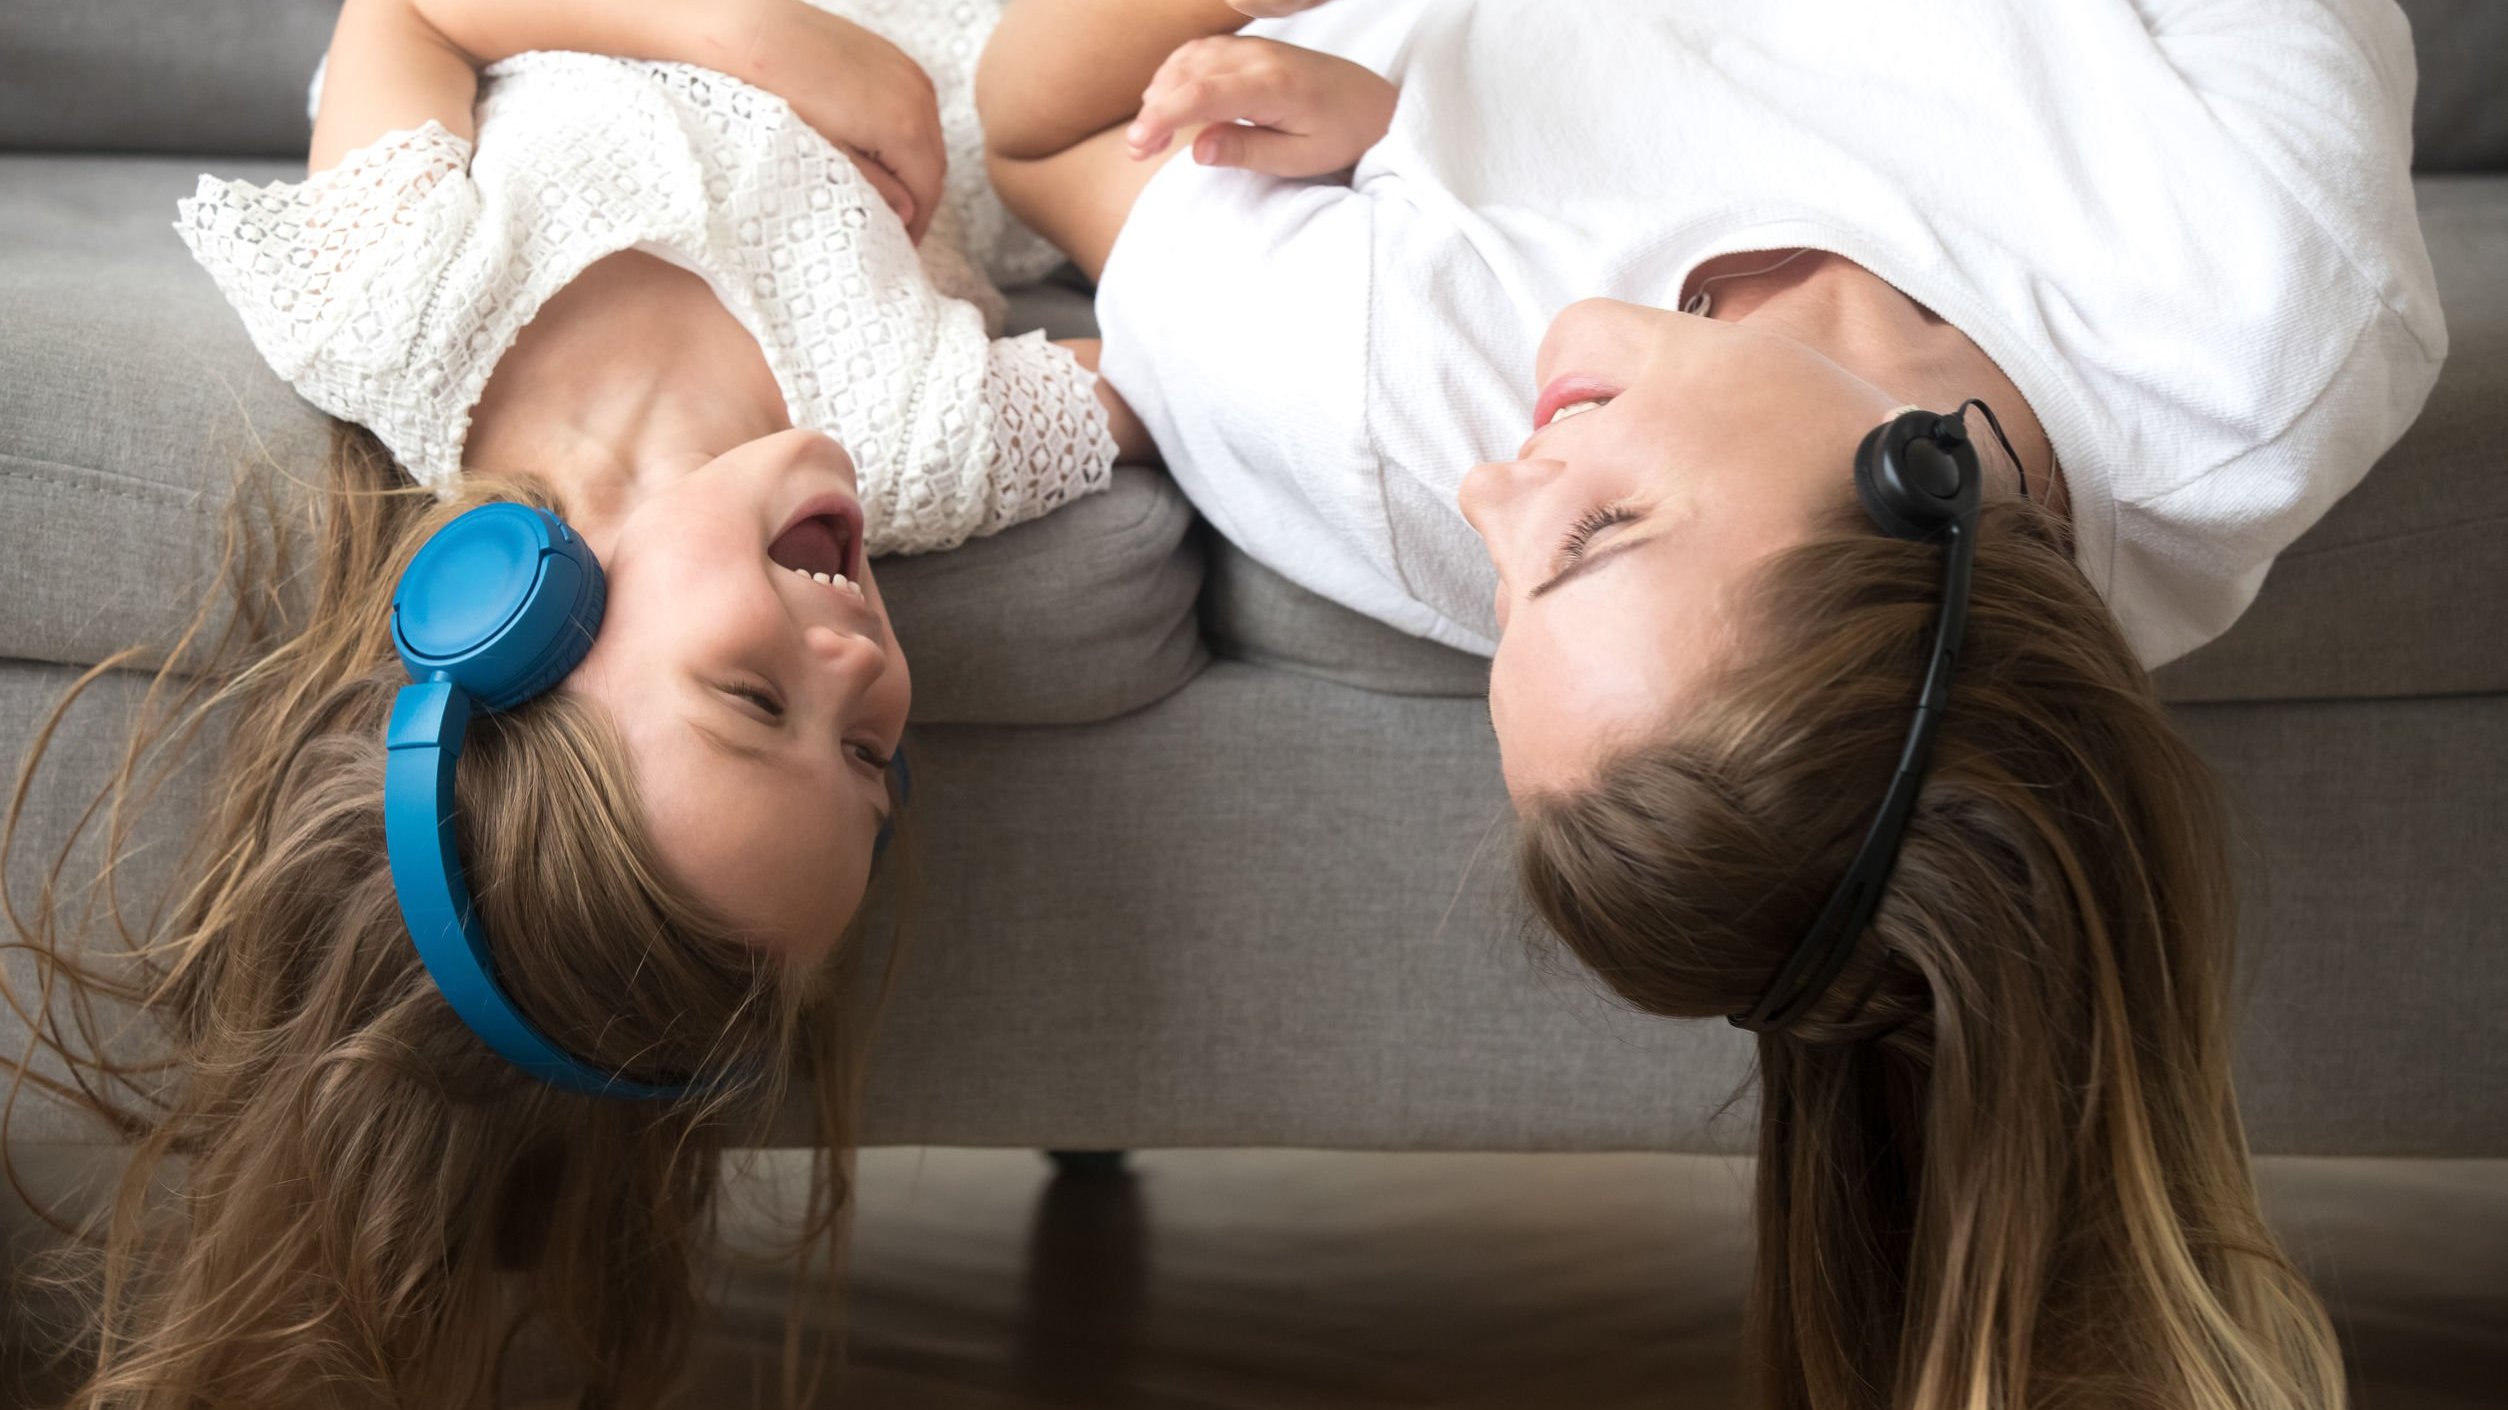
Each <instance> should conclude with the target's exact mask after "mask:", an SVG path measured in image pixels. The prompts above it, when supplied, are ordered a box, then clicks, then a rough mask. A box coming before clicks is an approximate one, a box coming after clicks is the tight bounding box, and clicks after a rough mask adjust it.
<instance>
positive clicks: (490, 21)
mask: <svg viewBox="0 0 2508 1410" xmlns="http://www.w3.org/2000/svg"><path fill="white" fill-rule="evenodd" d="M534 49H568V50H575V51H579V52H584V53H593V54H610V55H615V56H617V57H619V58H626V59H657V60H669V61H676V62H681V63H690V64H697V65H700V66H702V67H705V68H709V69H713V70H715V71H717V72H719V73H726V74H729V75H731V76H732V77H734V78H738V79H742V80H744V81H746V82H749V83H753V84H756V85H757V86H758V87H760V88H764V89H766V90H767V91H769V92H772V93H775V94H778V95H779V96H781V97H783V98H784V99H785V101H787V102H789V103H791V104H792V105H793V107H794V109H795V111H797V112H799V113H800V115H801V117H802V118H803V120H805V121H807V122H808V123H809V124H810V125H811V126H813V127H815V128H817V129H818V130H819V131H820V132H821V133H822V134H823V135H825V136H826V137H827V139H828V140H829V141H831V142H833V143H835V144H836V145H837V146H838V147H840V148H842V149H844V151H845V153H846V155H847V156H849V157H851V158H853V160H854V164H855V165H856V166H857V167H859V168H861V170H862V173H863V175H864V176H865V177H867V178H868V179H869V180H870V181H871V184H872V185H873V186H875V187H877V188H878V189H879V192H880V194H881V196H882V197H884V198H885V199H886V200H887V201H888V203H889V204H890V205H891V206H892V207H895V208H896V210H897V213H898V216H899V218H901V219H903V220H904V221H905V222H906V228H907V230H908V231H909V233H911V234H913V235H914V236H916V237H917V238H920V237H921V235H922V233H923V230H924V227H925V226H926V225H927V224H928V223H929V222H930V220H931V216H932V212H933V211H934V210H936V209H937V208H938V206H939V202H940V188H941V176H942V171H943V166H944V162H945V160H946V159H945V157H944V155H943V149H942V146H941V138H940V117H939V111H938V108H937V106H936V104H935V102H934V98H933V94H932V83H931V79H930V78H929V76H927V75H926V74H925V73H924V72H923V70H922V69H921V68H919V67H917V66H916V64H915V63H914V61H913V60H911V59H908V58H907V57H906V56H905V55H904V54H903V53H901V52H899V50H898V49H897V47H896V46H895V45H893V44H890V43H889V42H888V41H887V40H885V39H882V38H880V37H879V36H878V35H875V34H873V33H871V32H870V31H869V30H866V29H863V28H861V27H860V26H858V25H855V24H852V23H851V22H849V21H846V20H842V19H839V18H837V17H836V16H834V15H830V14H827V13H825V12H824V11H821V10H819V9H817V8H816V7H814V6H812V5H809V4H807V3H805V0H706V3H702V4H684V3H674V0H346V3H345V4H344V5H342V6H341V9H340V22H339V26H338V28H337V29H335V30H334V31H333V32H332V36H331V53H330V59H329V68H328V69H327V70H326V72H325V75H324V78H323V84H322V105H321V109H320V111H319V112H318V113H317V114H316V116H315V119H314V133H313V148H312V152H311V154H310V156H309V158H308V163H307V164H308V165H309V166H310V167H311V168H312V169H313V170H315V171H320V170H322V169H324V168H326V167H329V166H332V165H334V164H336V163H337V162H338V161H339V159H340V158H341V157H343V156H346V155H347V154H348V153H350V152H352V151H354V150H356V149H357V148H359V147H362V146H365V145H366V144H367V143H369V142H372V141H374V140H375V139H376V138H378V137H380V136H382V135H383V134H385V133H387V132H395V131H400V130H402V129H406V128H413V127H417V126H418V125H420V124H421V123H424V122H426V121H427V120H429V119H433V120H435V121H437V122H440V123H442V124H443V125H444V126H445V128H446V129H447V130H449V131H451V132H453V133H455V134H457V135H459V136H462V137H465V138H467V137H470V136H472V135H473V128H472V123H471V107H472V104H473V103H474V102H475V101H476V100H477V98H478V93H479V78H478V71H479V69H480V68H481V67H483V66H485V65H487V64H491V63H494V62H496V61H497V60H499V59H503V58H507V57H510V56H512V55H515V54H520V53H524V52H527V51H530V50H534Z"/></svg>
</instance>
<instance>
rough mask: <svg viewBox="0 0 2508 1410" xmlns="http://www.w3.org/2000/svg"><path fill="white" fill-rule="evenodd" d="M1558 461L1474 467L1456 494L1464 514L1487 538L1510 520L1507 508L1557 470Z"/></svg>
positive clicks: (1492, 463)
mask: <svg viewBox="0 0 2508 1410" xmlns="http://www.w3.org/2000/svg"><path fill="white" fill-rule="evenodd" d="M1558 468H1559V462H1558V461H1555V460H1490V461H1484V462H1482V463H1481V464H1479V465H1475V466H1473V467H1472V468H1471V471H1470V473H1468V474H1466V475H1465V476H1464V477H1463V485H1462V488H1461V489H1460V490H1459V491H1458V492H1457V493H1456V496H1455V498H1456V500H1457V501H1458V502H1459V503H1460V504H1461V506H1462V509H1463V517H1464V518H1465V519H1466V520H1468V521H1470V523H1471V526H1472V528H1473V529H1474V530H1475V531H1477V532H1478V533H1479V534H1480V536H1481V537H1482V538H1484V539H1486V538H1488V537H1489V536H1490V535H1491V534H1492V533H1494V532H1496V531H1497V528H1498V526H1499V525H1501V524H1503V523H1505V522H1506V517H1507V511H1508V510H1509V509H1510V508H1512V507H1513V506H1514V505H1515V504H1517V503H1518V502H1520V501H1521V500H1522V499H1523V498H1524V497H1525V496H1527V495H1529V494H1531V493H1532V492H1533V490H1534V489H1536V488H1537V487H1539V486H1540V484H1541V482H1542V481H1544V480H1547V479H1549V478H1550V477H1551V476H1552V475H1553V474H1555V473H1557V471H1558Z"/></svg>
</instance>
